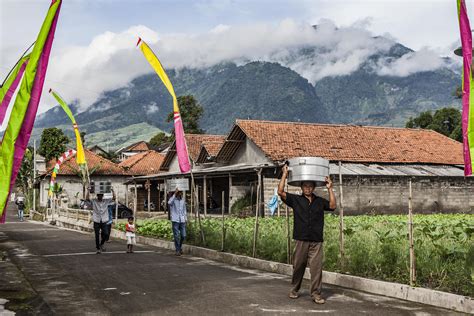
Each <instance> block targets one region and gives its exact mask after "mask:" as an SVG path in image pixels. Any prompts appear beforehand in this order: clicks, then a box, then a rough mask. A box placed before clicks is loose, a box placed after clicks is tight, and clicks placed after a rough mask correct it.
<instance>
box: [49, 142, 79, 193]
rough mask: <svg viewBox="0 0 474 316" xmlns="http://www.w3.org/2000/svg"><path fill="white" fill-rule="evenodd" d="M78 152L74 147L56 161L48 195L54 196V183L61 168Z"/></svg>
mask: <svg viewBox="0 0 474 316" xmlns="http://www.w3.org/2000/svg"><path fill="white" fill-rule="evenodd" d="M75 154H76V151H75V150H74V149H69V150H68V151H66V152H65V153H64V154H62V155H61V157H59V159H58V160H57V161H56V164H55V165H54V168H53V172H52V173H51V180H50V181H49V191H48V196H49V197H52V196H53V193H54V192H53V188H54V183H55V182H56V176H57V175H58V172H59V168H60V167H61V165H62V164H63V162H65V161H66V160H67V159H68V158H69V157H72V156H74V155H75Z"/></svg>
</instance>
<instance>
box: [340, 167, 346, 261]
mask: <svg viewBox="0 0 474 316" xmlns="http://www.w3.org/2000/svg"><path fill="white" fill-rule="evenodd" d="M341 169H342V163H341V161H339V192H340V195H341V198H340V202H339V203H340V206H341V208H340V209H339V255H340V256H341V269H342V270H343V269H344V263H345V262H344V261H345V251H344V194H343V190H342V171H341Z"/></svg>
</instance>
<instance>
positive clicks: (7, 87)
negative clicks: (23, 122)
mask: <svg viewBox="0 0 474 316" xmlns="http://www.w3.org/2000/svg"><path fill="white" fill-rule="evenodd" d="M29 58H30V56H29V55H27V56H25V57H23V58H21V59H20V60H19V61H18V63H17V64H16V66H15V68H14V69H13V71H12V73H11V74H10V75H9V76H8V78H6V80H5V83H4V84H3V86H2V87H1V88H0V126H1V125H2V124H3V120H4V119H5V114H6V113H7V109H8V105H9V104H10V100H11V99H12V97H13V94H14V93H15V91H16V88H17V87H18V84H19V83H20V80H21V78H22V77H23V73H24V72H25V68H26V64H28V59H29Z"/></svg>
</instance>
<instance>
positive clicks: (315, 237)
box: [278, 165, 336, 304]
mask: <svg viewBox="0 0 474 316" xmlns="http://www.w3.org/2000/svg"><path fill="white" fill-rule="evenodd" d="M287 177H288V166H287V165H284V166H283V175H282V177H281V180H280V184H279V185H278V195H279V196H280V197H281V199H282V200H283V202H285V203H286V204H287V205H288V206H289V207H291V208H293V216H294V223H293V239H294V240H295V251H294V254H293V278H292V281H291V285H292V286H293V287H292V289H291V291H290V294H289V297H290V298H298V291H299V289H300V287H301V282H302V281H303V276H304V272H305V270H306V266H307V264H308V261H309V271H310V273H311V298H312V300H313V301H314V302H315V303H317V304H324V302H325V300H324V299H323V298H322V297H321V285H322V276H323V228H324V211H333V210H334V209H336V196H335V195H334V192H333V189H332V181H331V179H330V178H329V177H326V187H327V189H328V192H329V201H328V200H326V199H324V198H322V197H319V196H316V195H315V194H314V193H313V191H314V188H315V184H314V182H312V181H305V182H303V183H302V184H301V191H302V192H303V193H302V194H301V195H296V194H291V193H288V192H285V181H286V178H287Z"/></svg>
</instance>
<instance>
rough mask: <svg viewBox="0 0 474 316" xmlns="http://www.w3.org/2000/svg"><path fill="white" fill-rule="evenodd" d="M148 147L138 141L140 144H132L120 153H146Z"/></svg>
mask: <svg viewBox="0 0 474 316" xmlns="http://www.w3.org/2000/svg"><path fill="white" fill-rule="evenodd" d="M150 149H151V148H150V146H149V145H148V143H147V142H145V141H140V142H136V143H133V144H131V145H129V146H127V147H125V148H124V149H122V150H121V152H124V151H125V152H128V151H147V150H150Z"/></svg>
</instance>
